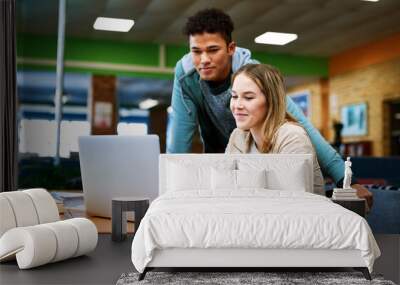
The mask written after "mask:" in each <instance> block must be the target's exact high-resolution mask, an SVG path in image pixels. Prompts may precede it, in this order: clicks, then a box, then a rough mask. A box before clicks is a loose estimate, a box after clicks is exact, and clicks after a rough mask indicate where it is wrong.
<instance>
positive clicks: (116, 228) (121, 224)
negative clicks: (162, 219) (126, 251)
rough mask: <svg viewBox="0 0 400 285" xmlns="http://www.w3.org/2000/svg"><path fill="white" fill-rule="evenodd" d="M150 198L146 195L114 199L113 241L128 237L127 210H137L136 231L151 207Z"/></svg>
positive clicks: (112, 218)
mask: <svg viewBox="0 0 400 285" xmlns="http://www.w3.org/2000/svg"><path fill="white" fill-rule="evenodd" d="M149 204H150V199H149V198H145V197H119V198H113V199H112V217H111V222H112V231H111V238H112V240H113V241H123V240H124V239H125V238H126V232H127V230H126V224H127V219H126V212H129V211H133V212H135V233H136V231H137V229H138V227H139V224H140V221H141V220H142V219H143V217H144V215H145V214H146V211H147V209H148V208H149Z"/></svg>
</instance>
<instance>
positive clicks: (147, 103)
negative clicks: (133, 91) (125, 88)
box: [139, 99, 158, 109]
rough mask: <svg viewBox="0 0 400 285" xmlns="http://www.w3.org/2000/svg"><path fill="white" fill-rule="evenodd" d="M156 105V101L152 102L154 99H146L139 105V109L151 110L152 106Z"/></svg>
mask: <svg viewBox="0 0 400 285" xmlns="http://www.w3.org/2000/svg"><path fill="white" fill-rule="evenodd" d="M157 105H158V100H154V99H146V100H144V101H142V102H140V103H139V108H140V109H151V108H153V107H154V106H157Z"/></svg>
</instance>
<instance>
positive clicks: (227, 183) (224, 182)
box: [211, 167, 236, 190]
mask: <svg viewBox="0 0 400 285" xmlns="http://www.w3.org/2000/svg"><path fill="white" fill-rule="evenodd" d="M211 189H212V190H218V189H230V190H235V189H236V170H232V169H216V168H214V167H212V168H211Z"/></svg>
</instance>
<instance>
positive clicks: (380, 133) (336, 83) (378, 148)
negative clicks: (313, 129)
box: [329, 58, 400, 156]
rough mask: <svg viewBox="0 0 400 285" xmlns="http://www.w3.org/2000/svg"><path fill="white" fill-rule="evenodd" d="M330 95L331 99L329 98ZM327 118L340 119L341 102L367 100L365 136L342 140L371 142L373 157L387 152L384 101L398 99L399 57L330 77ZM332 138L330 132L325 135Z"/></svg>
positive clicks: (399, 94)
mask: <svg viewBox="0 0 400 285" xmlns="http://www.w3.org/2000/svg"><path fill="white" fill-rule="evenodd" d="M332 96H334V97H335V98H334V99H333V100H332ZM330 97H331V101H336V102H337V104H336V106H331V108H330V119H331V121H332V120H333V119H334V118H338V119H340V109H341V107H342V106H344V105H348V104H352V103H362V102H367V105H368V107H367V108H368V109H367V112H368V117H367V120H368V122H367V124H368V133H367V135H366V136H357V137H345V138H343V141H344V142H355V141H361V140H369V141H372V154H373V155H374V156H383V155H388V151H389V139H388V135H387V131H388V128H389V126H388V119H389V118H388V116H385V114H386V112H385V111H384V110H385V104H384V102H387V101H390V100H394V99H400V58H397V59H394V60H391V61H387V62H383V63H378V64H373V65H370V66H368V67H364V68H362V69H358V70H355V71H350V72H347V73H343V74H341V75H336V76H333V77H331V78H330ZM329 138H332V131H331V132H330V134H329Z"/></svg>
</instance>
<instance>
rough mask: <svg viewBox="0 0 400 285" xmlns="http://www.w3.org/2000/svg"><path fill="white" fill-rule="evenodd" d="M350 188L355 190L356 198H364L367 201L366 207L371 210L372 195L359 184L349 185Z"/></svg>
mask: <svg viewBox="0 0 400 285" xmlns="http://www.w3.org/2000/svg"><path fill="white" fill-rule="evenodd" d="M351 188H354V189H356V190H357V196H358V198H364V199H365V200H366V201H367V204H368V207H369V208H370V209H371V207H372V204H373V196H372V193H371V192H369V191H368V189H367V188H365V187H364V186H362V185H360V184H353V185H351Z"/></svg>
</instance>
